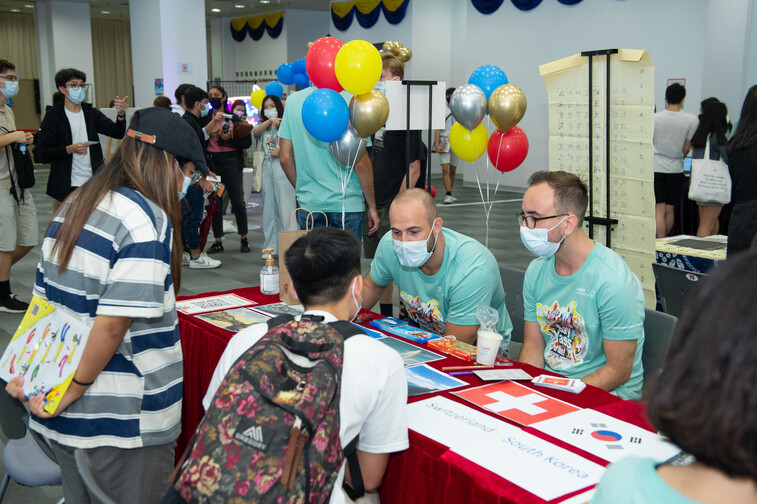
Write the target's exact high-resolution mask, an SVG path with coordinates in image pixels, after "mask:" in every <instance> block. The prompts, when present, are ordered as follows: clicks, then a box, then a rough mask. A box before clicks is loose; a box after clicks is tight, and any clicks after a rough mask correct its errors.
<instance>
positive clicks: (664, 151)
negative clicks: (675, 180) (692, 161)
mask: <svg viewBox="0 0 757 504" xmlns="http://www.w3.org/2000/svg"><path fill="white" fill-rule="evenodd" d="M698 124H699V121H698V120H697V118H696V116H693V115H691V114H689V113H688V112H683V111H679V112H675V111H672V110H663V111H662V112H657V113H656V114H655V115H654V137H653V139H652V143H653V144H654V171H655V173H682V172H683V146H684V144H685V143H686V140H691V138H692V137H693V136H694V132H695V131H696V130H697V125H698Z"/></svg>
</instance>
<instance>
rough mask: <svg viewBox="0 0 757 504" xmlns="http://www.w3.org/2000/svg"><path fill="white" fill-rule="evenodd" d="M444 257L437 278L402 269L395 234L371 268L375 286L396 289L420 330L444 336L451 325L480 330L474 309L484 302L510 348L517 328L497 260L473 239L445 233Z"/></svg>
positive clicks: (383, 243)
mask: <svg viewBox="0 0 757 504" xmlns="http://www.w3.org/2000/svg"><path fill="white" fill-rule="evenodd" d="M442 233H444V258H443V260H442V267H441V268H440V269H439V271H438V272H437V273H436V274H435V275H431V276H428V275H426V274H424V273H423V272H422V271H421V270H420V269H419V268H406V267H404V266H401V265H400V263H399V260H398V259H397V254H396V253H395V252H394V243H393V241H392V233H391V232H388V233H386V234H385V235H384V236H383V237H382V238H381V241H380V242H379V245H378V248H377V249H376V256H375V258H374V259H373V262H372V263H371V279H373V281H374V282H375V283H376V284H377V285H389V284H390V283H391V282H395V283H396V284H397V288H398V289H399V291H400V299H401V300H402V303H403V304H404V305H405V309H406V310H407V313H408V315H409V316H410V318H412V319H413V320H414V321H415V322H416V323H417V324H418V325H419V326H420V327H421V328H422V329H425V330H427V331H431V332H433V333H436V334H442V335H443V334H445V332H446V327H447V322H451V323H452V324H457V325H478V324H479V322H478V318H477V317H476V308H477V307H478V305H479V303H486V304H488V305H489V306H491V307H492V308H494V309H495V310H497V312H498V313H499V323H498V324H497V330H498V332H499V333H500V334H501V335H502V336H503V338H504V344H505V346H506V347H508V346H509V345H510V333H511V332H512V330H513V324H512V322H511V321H510V315H509V314H508V313H507V308H506V307H505V289H504V288H503V287H502V280H501V279H500V276H499V267H498V266H497V261H496V260H495V259H494V256H493V255H492V253H491V252H489V250H488V249H486V248H485V247H484V246H483V245H481V243H479V242H477V241H476V240H474V239H473V238H469V237H467V236H465V235H462V234H460V233H457V232H455V231H452V230H451V229H446V228H442Z"/></svg>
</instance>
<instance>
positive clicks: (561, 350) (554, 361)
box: [536, 301, 589, 369]
mask: <svg viewBox="0 0 757 504" xmlns="http://www.w3.org/2000/svg"><path fill="white" fill-rule="evenodd" d="M536 319H537V321H538V322H539V327H540V328H541V332H542V333H544V335H545V336H546V337H547V346H546V348H545V349H544V361H545V362H546V363H547V365H549V367H551V368H552V369H567V368H569V367H572V366H576V365H578V364H581V363H582V362H583V360H584V357H586V353H587V352H588V351H589V335H588V334H586V326H585V325H584V318H583V317H582V316H581V314H579V313H578V312H577V311H576V302H575V301H571V302H570V303H568V304H567V306H560V304H559V303H558V301H555V302H554V303H552V305H551V306H548V305H543V304H541V303H536Z"/></svg>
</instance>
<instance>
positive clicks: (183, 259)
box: [181, 252, 192, 266]
mask: <svg viewBox="0 0 757 504" xmlns="http://www.w3.org/2000/svg"><path fill="white" fill-rule="evenodd" d="M190 259H192V256H191V255H189V252H182V253H181V265H182V266H189V260H190Z"/></svg>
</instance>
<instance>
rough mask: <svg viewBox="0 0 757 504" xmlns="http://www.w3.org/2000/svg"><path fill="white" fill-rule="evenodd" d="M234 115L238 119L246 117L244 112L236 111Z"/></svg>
mask: <svg viewBox="0 0 757 504" xmlns="http://www.w3.org/2000/svg"><path fill="white" fill-rule="evenodd" d="M234 115H235V116H237V117H244V110H235V111H234Z"/></svg>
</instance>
